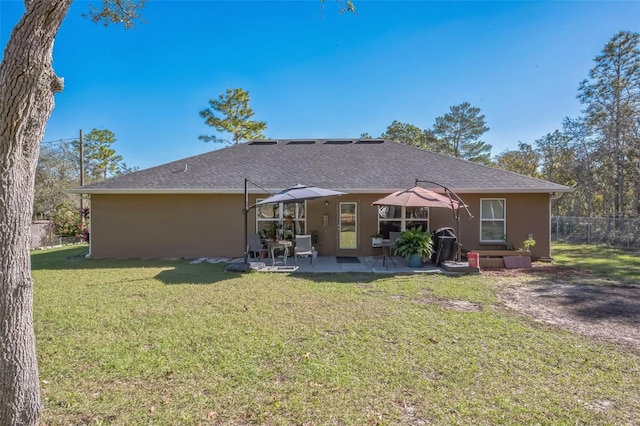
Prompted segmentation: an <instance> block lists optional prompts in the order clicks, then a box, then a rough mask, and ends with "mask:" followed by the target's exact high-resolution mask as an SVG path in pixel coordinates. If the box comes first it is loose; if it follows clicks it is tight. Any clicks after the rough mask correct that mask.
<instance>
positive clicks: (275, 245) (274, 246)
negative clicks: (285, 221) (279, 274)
mask: <svg viewBox="0 0 640 426" xmlns="http://www.w3.org/2000/svg"><path fill="white" fill-rule="evenodd" d="M289 247H293V243H292V242H291V241H288V240H280V241H269V253H270V254H271V265H272V266H273V265H275V264H276V251H278V250H281V251H282V252H283V255H282V258H283V262H284V264H285V266H286V265H287V257H288V256H289ZM278 257H279V256H278Z"/></svg>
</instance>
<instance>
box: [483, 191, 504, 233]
mask: <svg viewBox="0 0 640 426" xmlns="http://www.w3.org/2000/svg"><path fill="white" fill-rule="evenodd" d="M506 238H507V200H506V199H504V198H481V199H480V242H486V243H498V242H500V243H502V242H504V241H506Z"/></svg>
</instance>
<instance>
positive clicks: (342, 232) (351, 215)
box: [338, 202, 358, 249]
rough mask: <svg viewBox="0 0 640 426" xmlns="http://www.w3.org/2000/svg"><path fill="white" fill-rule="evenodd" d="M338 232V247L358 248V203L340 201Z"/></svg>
mask: <svg viewBox="0 0 640 426" xmlns="http://www.w3.org/2000/svg"><path fill="white" fill-rule="evenodd" d="M338 234H339V235H338V248H339V249H356V248H358V243H357V242H358V203H355V202H344V203H343V202H341V203H340V222H339V226H338Z"/></svg>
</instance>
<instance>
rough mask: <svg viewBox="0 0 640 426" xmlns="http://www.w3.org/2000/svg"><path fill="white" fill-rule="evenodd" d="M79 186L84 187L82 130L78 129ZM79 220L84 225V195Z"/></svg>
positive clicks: (81, 196)
mask: <svg viewBox="0 0 640 426" xmlns="http://www.w3.org/2000/svg"><path fill="white" fill-rule="evenodd" d="M79 145H80V186H83V185H84V143H83V141H82V129H80V144H79ZM80 218H81V219H80V220H81V221H82V223H83V224H84V195H83V194H80Z"/></svg>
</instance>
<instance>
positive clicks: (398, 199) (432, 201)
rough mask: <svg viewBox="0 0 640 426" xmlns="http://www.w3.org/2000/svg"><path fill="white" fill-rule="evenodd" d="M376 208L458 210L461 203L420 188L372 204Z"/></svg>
mask: <svg viewBox="0 0 640 426" xmlns="http://www.w3.org/2000/svg"><path fill="white" fill-rule="evenodd" d="M372 205H374V206H404V207H443V208H446V209H452V210H457V209H458V208H460V207H461V205H460V202H458V201H456V200H454V199H452V198H450V197H448V196H447V195H442V194H438V193H437V192H433V191H431V190H429V189H425V188H422V187H420V186H414V187H413V188H409V189H405V190H404V191H396V192H394V193H392V194H389V195H387V196H386V197H384V198H380V199H379V200H376V201H374V202H373V203H372Z"/></svg>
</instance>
